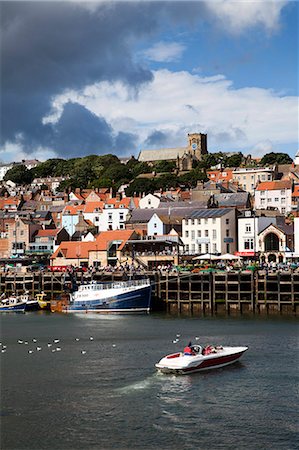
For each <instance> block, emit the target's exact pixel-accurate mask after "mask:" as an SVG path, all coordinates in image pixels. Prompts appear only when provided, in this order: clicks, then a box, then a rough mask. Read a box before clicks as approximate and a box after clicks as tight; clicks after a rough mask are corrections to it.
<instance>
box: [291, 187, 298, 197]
mask: <svg viewBox="0 0 299 450" xmlns="http://www.w3.org/2000/svg"><path fill="white" fill-rule="evenodd" d="M292 197H299V184H295V186H294V191H293V193H292Z"/></svg>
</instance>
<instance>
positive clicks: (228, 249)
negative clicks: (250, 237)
mask: <svg viewBox="0 0 299 450" xmlns="http://www.w3.org/2000/svg"><path fill="white" fill-rule="evenodd" d="M229 247H230V245H229V244H226V253H229V251H230V248H229Z"/></svg>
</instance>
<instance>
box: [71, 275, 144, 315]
mask: <svg viewBox="0 0 299 450" xmlns="http://www.w3.org/2000/svg"><path fill="white" fill-rule="evenodd" d="M150 308H151V284H150V280H149V279H142V280H130V281H117V282H112V283H91V284H82V285H81V286H79V289H78V290H77V291H75V292H74V293H72V294H70V301H69V303H68V304H67V305H64V306H63V308H62V311H63V312H99V313H148V312H149V311H150Z"/></svg>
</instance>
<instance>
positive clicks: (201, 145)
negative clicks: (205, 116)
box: [188, 133, 208, 161]
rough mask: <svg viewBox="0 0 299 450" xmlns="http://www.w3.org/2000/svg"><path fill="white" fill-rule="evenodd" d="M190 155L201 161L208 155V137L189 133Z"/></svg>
mask: <svg viewBox="0 0 299 450" xmlns="http://www.w3.org/2000/svg"><path fill="white" fill-rule="evenodd" d="M188 153H190V155H192V156H195V158H196V159H197V160H198V161H200V160H201V158H202V156H203V155H206V154H207V153H208V146H207V135H206V134H202V133H188Z"/></svg>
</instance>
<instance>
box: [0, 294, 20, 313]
mask: <svg viewBox="0 0 299 450" xmlns="http://www.w3.org/2000/svg"><path fill="white" fill-rule="evenodd" d="M25 308H26V301H24V300H20V298H19V296H17V295H11V296H9V297H4V298H1V300H0V312H25Z"/></svg>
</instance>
